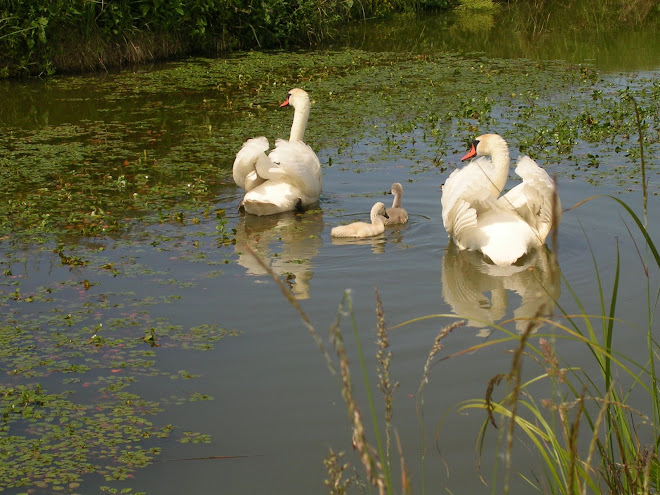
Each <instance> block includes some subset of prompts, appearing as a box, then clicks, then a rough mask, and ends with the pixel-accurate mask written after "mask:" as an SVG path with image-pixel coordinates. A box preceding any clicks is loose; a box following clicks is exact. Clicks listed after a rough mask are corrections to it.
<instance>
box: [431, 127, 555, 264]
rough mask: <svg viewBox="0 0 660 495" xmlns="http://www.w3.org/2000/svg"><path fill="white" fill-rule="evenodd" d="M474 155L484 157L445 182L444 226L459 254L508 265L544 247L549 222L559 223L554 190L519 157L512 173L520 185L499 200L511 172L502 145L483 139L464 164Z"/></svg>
mask: <svg viewBox="0 0 660 495" xmlns="http://www.w3.org/2000/svg"><path fill="white" fill-rule="evenodd" d="M475 155H482V157H480V158H477V159H475V160H473V161H472V162H470V163H469V164H468V165H466V166H465V167H463V168H462V169H458V170H455V171H454V172H452V173H451V175H450V176H449V177H448V178H447V180H446V182H445V184H444V186H443V189H442V199H441V203H442V221H443V224H444V226H445V229H446V230H447V232H448V233H449V235H450V236H451V237H452V238H453V240H454V242H455V243H456V245H457V246H458V248H459V249H470V250H477V251H481V252H482V253H483V254H485V255H486V256H488V257H489V258H490V259H491V261H492V262H493V263H495V264H496V265H510V264H512V263H515V262H516V261H517V260H518V259H519V258H520V257H522V256H523V255H524V254H525V253H527V251H528V250H530V249H531V248H533V247H536V246H540V245H542V244H543V243H544V242H545V239H546V237H547V235H548V234H549V232H550V230H551V229H552V227H553V222H554V225H555V226H557V225H558V224H559V220H560V217H561V206H560V204H559V198H558V197H557V196H556V194H555V185H554V182H553V181H552V179H551V178H550V177H549V176H548V174H547V172H545V170H543V169H542V168H540V167H539V166H538V165H537V164H536V163H535V162H534V160H532V159H531V158H529V157H522V158H520V160H519V161H518V166H517V167H516V173H517V174H518V175H519V176H520V177H522V179H523V182H522V183H521V184H519V185H518V186H516V187H514V188H513V189H512V190H511V191H509V192H508V193H506V194H505V195H504V196H501V197H500V193H501V192H502V190H503V189H504V186H505V184H506V180H507V176H508V172H509V149H508V146H507V144H506V141H504V139H502V138H501V137H500V136H498V135H497V134H484V135H483V136H480V137H478V138H477V139H476V140H475V141H474V143H473V146H472V150H471V151H470V153H468V154H467V155H466V156H465V157H464V159H467V158H470V157H472V156H475ZM487 157H490V158H487ZM553 205H554V208H555V209H554V215H553Z"/></svg>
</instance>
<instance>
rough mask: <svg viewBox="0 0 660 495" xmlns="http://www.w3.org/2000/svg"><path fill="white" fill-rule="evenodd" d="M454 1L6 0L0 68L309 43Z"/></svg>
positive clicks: (58, 68)
mask: <svg viewBox="0 0 660 495" xmlns="http://www.w3.org/2000/svg"><path fill="white" fill-rule="evenodd" d="M448 5H449V0H366V1H353V0H292V1H286V0H264V1H260V2H256V1H249V2H244V1H243V0H228V1H224V2H217V1H215V0H193V1H188V2H186V1H184V0H131V1H129V0H111V1H106V2H95V1H90V0H33V1H31V2H24V1H22V0H0V76H3V77H8V76H9V77H11V76H20V75H42V74H43V75H48V74H52V73H54V72H80V71H89V70H98V69H105V68H109V67H113V66H121V65H124V64H131V63H140V62H149V61H153V60H158V59H163V58H168V57H174V56H182V55H189V54H194V53H196V54H214V55H215V54H217V53H222V52H225V51H230V50H237V49H252V48H288V47H301V46H309V45H310V44H314V43H316V42H319V41H321V40H323V39H326V38H328V37H332V36H333V35H334V34H335V32H336V29H337V28H338V27H339V26H340V25H341V24H343V23H345V22H346V21H351V20H357V19H370V18H375V17H383V16H386V15H388V14H392V13H395V12H413V11H417V10H419V9H423V8H446V7H448Z"/></svg>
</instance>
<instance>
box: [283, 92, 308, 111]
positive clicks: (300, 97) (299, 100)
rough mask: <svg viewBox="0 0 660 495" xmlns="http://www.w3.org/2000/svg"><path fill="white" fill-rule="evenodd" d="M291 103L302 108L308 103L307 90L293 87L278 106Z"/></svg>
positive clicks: (294, 106) (285, 105)
mask: <svg viewBox="0 0 660 495" xmlns="http://www.w3.org/2000/svg"><path fill="white" fill-rule="evenodd" d="M289 105H291V106H292V107H293V108H303V107H304V106H305V105H309V95H308V94H307V91H305V90H302V89H300V88H293V89H292V90H291V91H289V93H288V94H287V95H286V100H284V102H283V103H282V104H281V105H280V107H287V106H289Z"/></svg>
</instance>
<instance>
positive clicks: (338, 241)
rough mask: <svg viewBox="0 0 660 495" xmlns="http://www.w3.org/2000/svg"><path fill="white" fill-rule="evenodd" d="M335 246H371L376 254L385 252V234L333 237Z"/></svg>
mask: <svg viewBox="0 0 660 495" xmlns="http://www.w3.org/2000/svg"><path fill="white" fill-rule="evenodd" d="M331 240H332V245H333V246H371V251H372V252H373V253H374V254H378V253H384V252H385V234H378V235H376V236H373V237H331Z"/></svg>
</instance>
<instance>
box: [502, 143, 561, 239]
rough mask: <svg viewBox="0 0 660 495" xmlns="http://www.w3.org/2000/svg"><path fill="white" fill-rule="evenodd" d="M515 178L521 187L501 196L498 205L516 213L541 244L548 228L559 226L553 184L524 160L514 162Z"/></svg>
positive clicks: (557, 206)
mask: <svg viewBox="0 0 660 495" xmlns="http://www.w3.org/2000/svg"><path fill="white" fill-rule="evenodd" d="M516 174H518V175H519V176H520V177H521V178H522V180H523V181H522V183H521V184H518V185H517V186H516V187H514V188H513V189H511V190H510V191H509V192H508V193H506V194H505V195H504V196H502V197H501V198H500V199H499V201H498V203H500V205H501V206H503V207H509V208H512V209H514V210H516V212H517V213H518V214H519V215H520V216H521V218H523V220H525V221H526V222H527V223H528V224H529V225H531V226H532V227H534V228H535V229H536V230H537V231H538V233H539V235H540V236H541V237H542V239H543V240H545V237H546V236H547V235H548V233H549V231H550V229H551V228H552V225H553V224H554V225H555V226H557V225H559V221H560V219H561V203H560V201H559V196H558V195H556V193H555V190H556V189H555V183H554V181H553V180H552V179H551V178H550V176H549V175H548V173H547V172H546V171H545V170H543V169H542V168H541V167H539V166H538V165H537V164H536V162H535V161H534V160H532V159H531V158H529V157H528V156H522V157H520V158H519V159H518V165H517V166H516ZM553 206H554V208H555V210H554V214H553Z"/></svg>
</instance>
